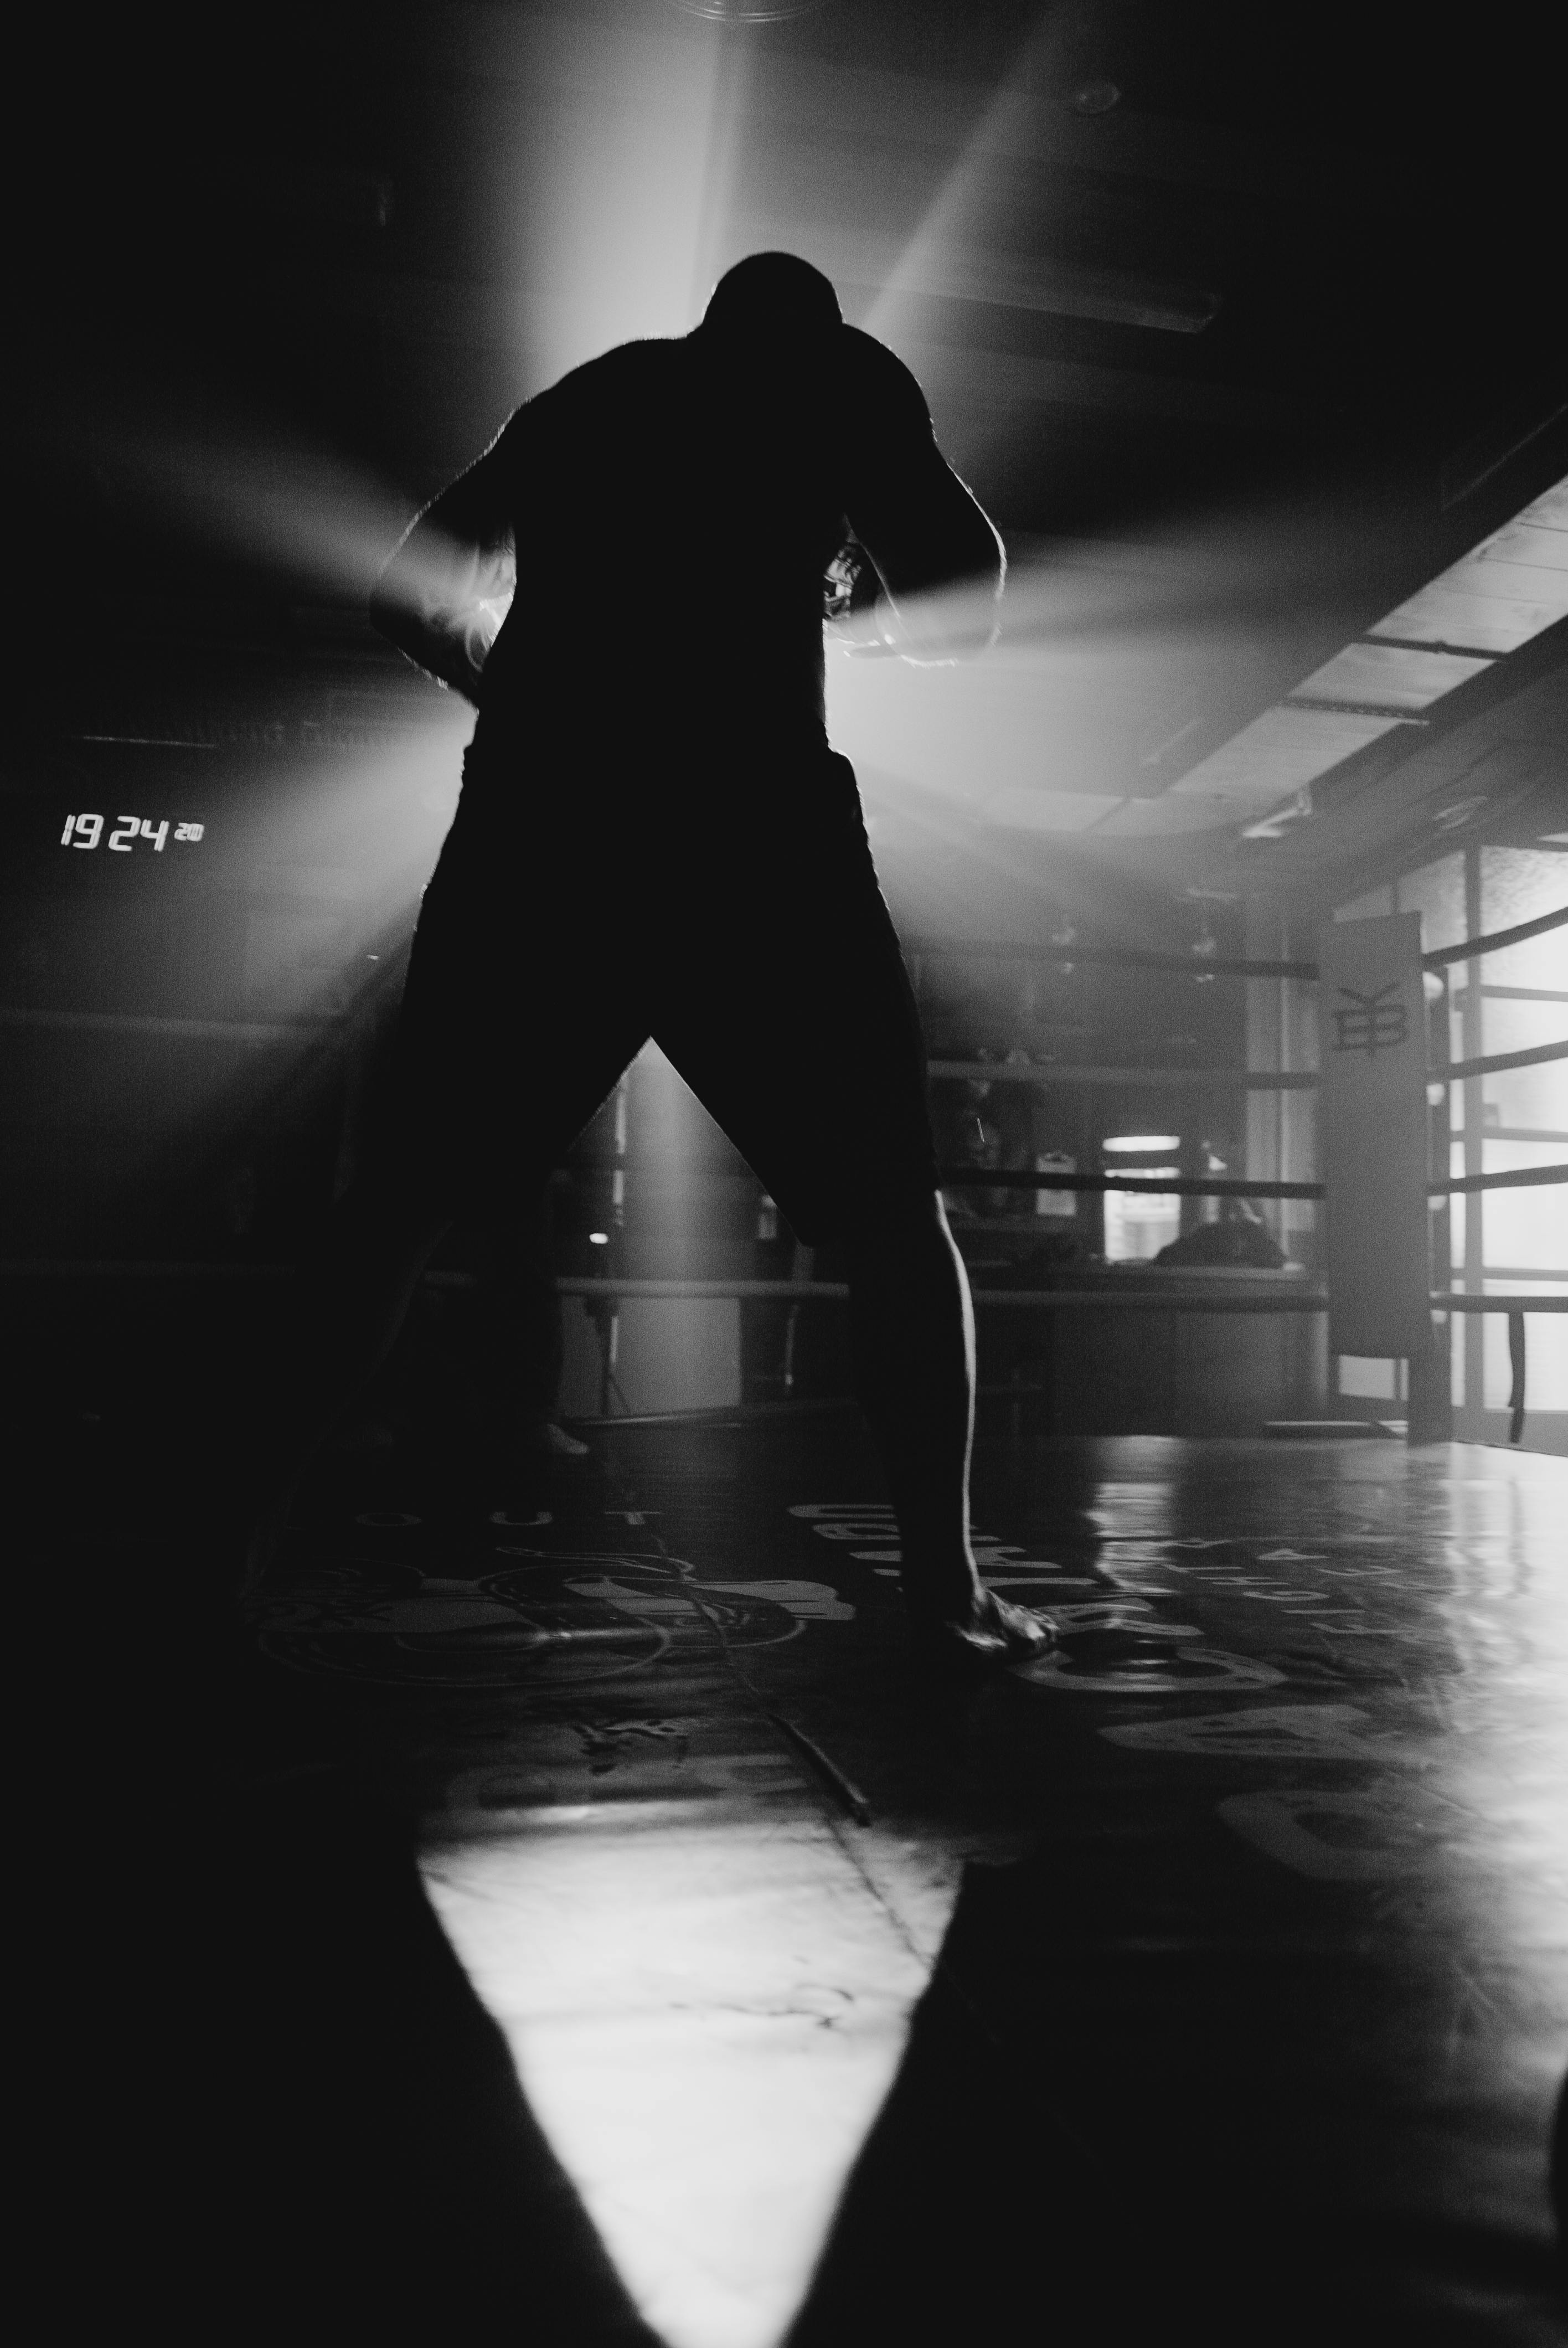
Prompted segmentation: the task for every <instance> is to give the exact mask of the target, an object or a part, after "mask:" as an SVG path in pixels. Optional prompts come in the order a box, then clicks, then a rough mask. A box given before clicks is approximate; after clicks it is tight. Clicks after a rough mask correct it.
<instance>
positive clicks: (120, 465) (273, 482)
mask: <svg viewBox="0 0 1568 2348" xmlns="http://www.w3.org/2000/svg"><path fill="white" fill-rule="evenodd" d="M127 407H131V403H129V402H128V403H127ZM61 438H62V441H63V442H64V444H65V447H66V449H67V454H77V455H79V456H81V457H85V458H87V461H88V462H89V463H90V464H91V465H92V467H93V469H95V471H96V473H97V475H98V477H99V478H100V479H103V480H104V481H105V482H106V483H107V484H108V486H109V487H110V489H112V490H113V492H114V493H115V494H116V496H117V497H118V498H120V499H125V500H127V501H128V502H130V503H131V504H132V505H135V506H139V507H141V508H142V509H143V510H146V511H147V512H149V514H151V515H152V516H153V517H154V518H155V519H157V520H159V521H160V522H161V523H162V524H163V525H164V526H165V527H167V528H169V529H170V530H173V531H174V532H176V533H178V534H180V535H184V536H187V537H189V538H191V539H195V540H197V541H200V542H201V543H202V544H204V545H207V546H210V547H212V548H215V549H217V550H218V551H220V552H223V553H226V554H229V555H231V556H234V557H237V558H239V559H240V560H241V561H246V562H249V563H253V564H255V565H256V566H257V567H258V568H259V569H261V570H262V571H263V572H272V573H273V574H282V575H283V576H286V577H291V578H294V579H297V580H299V581H302V582H309V583H310V584H311V585H313V586H314V587H316V588H319V589H322V590H323V591H325V592H328V593H329V594H332V595H334V596H348V597H353V598H355V599H359V600H363V599H364V598H365V597H367V596H368V595H369V592H370V590H371V588H372V586H373V585H374V582H375V580H376V578H377V576H378V574H379V572H380V571H381V568H382V566H383V564H384V562H385V561H386V558H387V556H388V555H389V554H390V553H391V552H392V550H393V548H394V547H395V545H396V543H397V541H398V539H399V538H400V537H401V535H402V533H403V531H404V530H405V527H406V526H407V523H408V520H409V519H410V508H409V505H408V502H407V500H406V499H404V498H402V497H400V496H399V495H398V494H397V493H396V492H395V490H393V489H389V488H388V487H387V486H386V485H385V484H384V482H381V481H378V480H377V479H375V478H374V475H373V474H371V473H370V472H369V471H368V470H367V469H365V468H364V467H363V466H359V465H355V464H353V463H351V462H350V461H349V460H347V459H346V458H343V457H340V456H338V455H336V454H335V453H333V451H331V450H329V449H327V448H323V447H321V446H319V445H313V444H312V443H310V442H308V441H306V440H304V439H303V438H301V437H299V436H297V435H293V434H291V433H288V432H286V431H284V430H283V429H282V427H279V426H278V425H276V424H275V423H273V422H272V421H270V420H269V419H267V418H264V417H258V416H253V415H245V414H242V413H241V412H239V411H234V412H231V414H229V415H228V416H226V417H222V418H220V419H218V420H215V421H214V422H213V423H211V424H210V426H208V427H204V428H200V429H198V428H196V427H182V426H181V425H179V424H178V423H173V422H170V421H168V420H167V419H165V418H164V417H159V416H157V415H155V414H150V413H148V414H143V415H141V416H139V417H138V416H137V415H136V414H135V413H134V409H132V412H130V413H121V414H118V415H116V416H112V417H111V416H97V417H92V416H88V417H82V418H79V419H77V422H76V424H75V426H74V427H71V428H68V429H67V430H66V431H64V432H62V435H61Z"/></svg>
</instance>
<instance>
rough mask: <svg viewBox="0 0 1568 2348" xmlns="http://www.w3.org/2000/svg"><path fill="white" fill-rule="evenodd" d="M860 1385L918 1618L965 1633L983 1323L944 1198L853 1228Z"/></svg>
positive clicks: (899, 1204)
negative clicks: (978, 1321)
mask: <svg viewBox="0 0 1568 2348" xmlns="http://www.w3.org/2000/svg"><path fill="white" fill-rule="evenodd" d="M845 1242H846V1248H847V1253H848V1257H849V1298H850V1303H849V1313H850V1333H851V1342H852V1344H853V1346H854V1354H855V1367H856V1385H857V1386H858V1388H859V1393H860V1399H861V1403H862V1406H863V1407H864V1409H865V1412H866V1417H867V1419H868V1420H869V1421H870V1424H871V1431H872V1433H873V1435H874V1436H875V1437H876V1445H877V1448H878V1450H879V1451H880V1452H881V1454H882V1459H883V1464H884V1466H885V1468H886V1471H887V1480H888V1483H889V1484H890V1485H891V1487H892V1492H893V1506H894V1510H895V1513H896V1514H897V1519H898V1533H899V1541H900V1546H901V1549H902V1552H903V1580H904V1587H905V1590H906V1591H907V1596H908V1600H909V1606H910V1611H911V1612H912V1613H913V1614H915V1615H916V1616H917V1618H919V1619H923V1620H938V1621H946V1622H961V1621H964V1620H966V1619H967V1618H968V1616H969V1615H970V1614H971V1613H972V1612H973V1611H974V1608H975V1606H976V1604H977V1602H978V1601H979V1594H980V1584H979V1576H978V1575H977V1573H976V1571H975V1561H974V1555H973V1552H972V1551H971V1550H970V1547H969V1493H968V1475H969V1444H970V1439H971V1437H972V1435H973V1431H974V1365H975V1324H974V1312H973V1307H972V1305H971V1303H970V1301H969V1284H968V1275H967V1274H966V1272H965V1271H964V1264H963V1259H962V1257H961V1256H960V1255H959V1253H958V1249H957V1248H956V1247H955V1246H954V1244H953V1238H952V1233H951V1232H950V1231H948V1219H947V1216H946V1214H945V1213H944V1211H943V1208H942V1199H941V1193H940V1192H939V1191H932V1192H931V1193H930V1194H929V1195H928V1196H925V1197H921V1196H919V1195H916V1196H913V1197H911V1198H909V1199H907V1200H901V1201H900V1200H885V1201H878V1202H876V1203H873V1204H871V1205H869V1206H867V1207H866V1208H865V1209H864V1210H861V1211H860V1212H858V1213H856V1214H855V1215H853V1216H852V1217H851V1218H849V1219H848V1220H847V1222H846V1227H845Z"/></svg>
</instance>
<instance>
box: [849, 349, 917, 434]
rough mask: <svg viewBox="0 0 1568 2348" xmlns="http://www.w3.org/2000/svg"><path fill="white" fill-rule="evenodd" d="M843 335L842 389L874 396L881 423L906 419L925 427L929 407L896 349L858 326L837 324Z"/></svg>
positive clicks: (857, 397) (857, 396) (854, 395)
mask: <svg viewBox="0 0 1568 2348" xmlns="http://www.w3.org/2000/svg"><path fill="white" fill-rule="evenodd" d="M839 331H840V333H841V334H842V335H843V337H844V346H843V347H844V378H845V380H844V386H843V387H844V389H845V391H846V392H847V393H848V394H849V396H850V397H851V398H853V399H855V400H857V401H858V400H874V401H875V402H876V412H877V413H878V415H879V416H880V417H881V418H882V419H883V421H884V422H885V423H887V422H898V423H907V424H909V425H910V426H911V427H922V428H924V429H925V430H927V431H928V430H929V429H930V424H931V411H930V409H929V408H928V407H927V405H926V395H925V393H924V392H923V391H922V390H921V388H920V386H919V384H918V382H917V379H916V377H915V376H914V374H913V372H912V371H911V369H910V368H908V367H907V366H905V364H904V362H903V360H902V359H901V358H900V357H899V356H898V354H897V351H890V350H889V349H888V347H887V345H886V343H879V342H878V341H877V339H876V335H868V334H867V333H866V331H865V329H864V327H861V326H844V327H841V328H840V330H839Z"/></svg>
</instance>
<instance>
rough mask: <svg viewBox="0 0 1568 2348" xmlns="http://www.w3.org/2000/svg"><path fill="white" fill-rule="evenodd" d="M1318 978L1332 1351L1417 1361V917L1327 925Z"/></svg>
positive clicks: (1421, 1156) (1426, 1323) (1421, 1266)
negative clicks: (1411, 1357)
mask: <svg viewBox="0 0 1568 2348" xmlns="http://www.w3.org/2000/svg"><path fill="white" fill-rule="evenodd" d="M1317 971H1318V979H1317V1006H1318V1008H1317V1017H1318V1028H1319V1037H1320V1043H1321V1052H1320V1066H1321V1072H1322V1073H1321V1090H1320V1092H1319V1095H1318V1110H1319V1119H1320V1124H1319V1148H1320V1153H1321V1160H1322V1167H1323V1184H1324V1189H1325V1192H1326V1201H1325V1216H1326V1220H1327V1280H1328V1344H1329V1349H1330V1351H1331V1352H1333V1353H1336V1354H1370V1355H1372V1356H1373V1357H1375V1358H1383V1359H1387V1358H1389V1356H1391V1355H1400V1354H1403V1355H1406V1356H1410V1355H1420V1354H1424V1353H1425V1352H1426V1350H1427V1348H1428V1345H1429V1344H1430V1332H1431V1309H1430V1293H1429V1292H1430V1262H1429V1255H1430V1246H1429V1241H1428V1236H1427V1179H1428V1177H1427V1017H1426V996H1425V994H1424V992H1423V989H1422V984H1421V917H1420V915H1419V913H1392V914H1389V915H1386V916H1384V917H1382V918H1380V919H1378V920H1373V921H1367V922H1331V923H1330V924H1329V925H1328V927H1327V929H1325V930H1323V931H1321V932H1319V934H1318V952H1317Z"/></svg>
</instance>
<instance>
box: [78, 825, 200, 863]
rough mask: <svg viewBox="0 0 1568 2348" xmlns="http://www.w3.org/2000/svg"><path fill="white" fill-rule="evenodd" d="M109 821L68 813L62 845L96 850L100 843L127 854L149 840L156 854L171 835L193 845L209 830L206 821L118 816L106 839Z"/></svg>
mask: <svg viewBox="0 0 1568 2348" xmlns="http://www.w3.org/2000/svg"><path fill="white" fill-rule="evenodd" d="M108 820H109V819H108V816H103V815H68V816H67V818H66V828H65V829H64V831H62V832H61V834H60V846H61V847H62V848H78V849H94V848H97V846H99V844H100V843H101V844H102V845H103V846H104V847H106V848H108V850H111V852H112V853H114V854H116V855H118V856H128V855H130V854H131V852H132V851H133V850H135V849H136V848H138V846H140V845H141V844H142V842H144V841H146V842H149V843H150V845H151V848H152V852H153V854H154V855H155V856H161V854H162V853H163V850H164V849H165V848H166V847H167V846H168V845H169V839H170V836H171V834H172V837H173V839H175V840H176V841H177V842H178V843H179V845H180V846H182V847H190V848H194V847H195V846H196V844H197V842H198V840H200V838H201V836H202V834H203V832H204V831H205V830H206V829H207V827H206V825H205V824H203V823H180V822H179V821H175V820H173V819H170V818H169V816H163V817H155V816H150V815H118V816H116V817H115V819H114V828H113V829H112V830H111V831H110V833H109V835H108V839H105V838H104V826H105V824H106V823H108Z"/></svg>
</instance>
